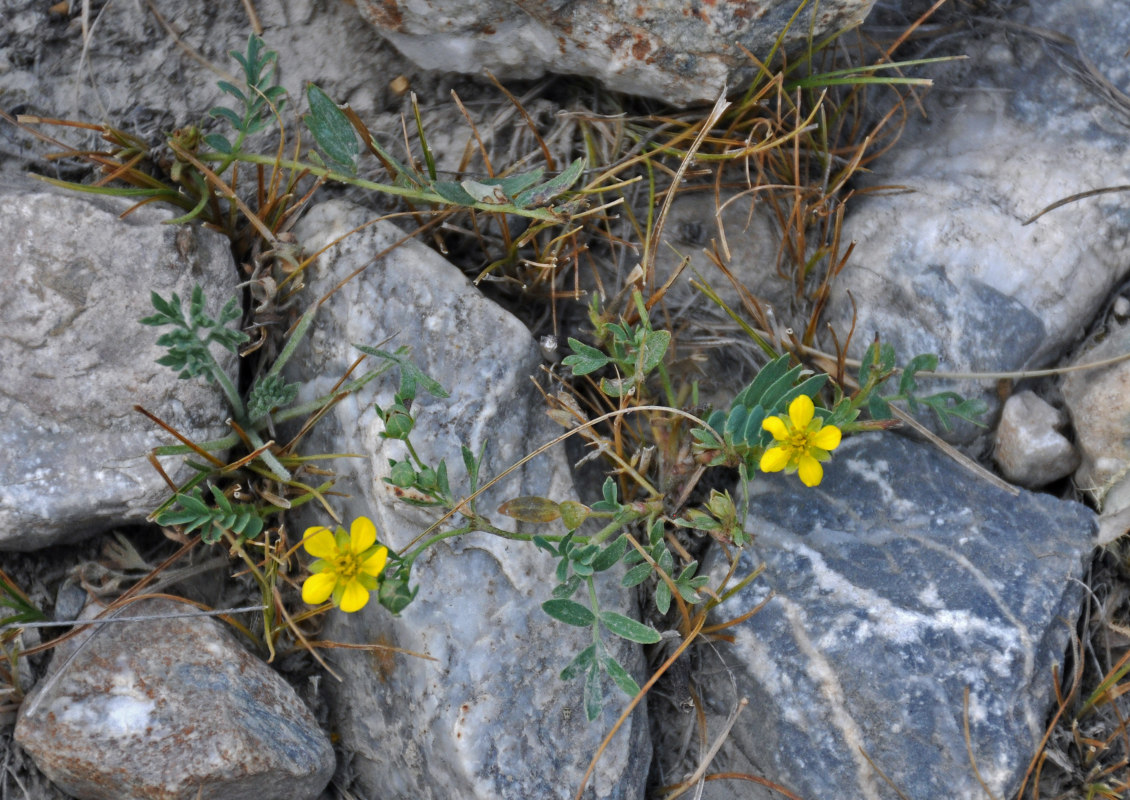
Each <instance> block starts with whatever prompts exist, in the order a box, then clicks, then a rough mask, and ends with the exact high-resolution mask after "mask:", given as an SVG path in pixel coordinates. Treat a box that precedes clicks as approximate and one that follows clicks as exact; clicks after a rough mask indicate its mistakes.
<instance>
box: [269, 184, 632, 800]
mask: <svg viewBox="0 0 1130 800" xmlns="http://www.w3.org/2000/svg"><path fill="white" fill-rule="evenodd" d="M371 217H372V215H371V213H370V212H368V211H366V210H365V209H362V208H360V207H358V206H353V205H350V204H346V203H341V202H336V201H335V202H329V203H325V204H322V205H321V206H318V207H316V208H314V209H312V210H311V212H310V213H309V214H308V215H307V216H306V217H305V218H304V219H303V220H302V222H301V223H300V224H299V225H298V226H297V228H296V233H297V234H298V236H299V239H300V241H302V242H303V244H304V246H305V247H306V249H307V250H308V251H310V252H314V251H317V250H318V249H320V248H321V247H323V246H324V245H326V244H328V243H330V242H332V241H334V240H335V239H337V238H339V237H342V236H344V235H345V234H346V233H348V232H349V231H351V230H352V229H353V228H355V227H357V226H359V225H360V224H362V223H364V222H367V221H369V220H370V219H371ZM403 235H404V234H403V232H401V231H400V230H399V229H397V228H396V227H395V226H393V225H392V224H391V223H388V222H381V223H378V224H376V225H373V226H371V227H368V228H366V229H365V230H363V231H361V232H359V233H357V234H354V235H351V236H348V237H347V238H345V239H344V241H342V242H341V243H340V244H338V245H335V246H334V247H333V248H332V249H331V250H329V251H327V252H326V253H324V254H322V255H321V256H320V257H319V260H318V262H316V263H315V264H314V265H312V266H311V267H309V268H307V270H306V282H307V285H308V287H309V291H310V292H311V296H313V297H319V296H322V295H324V294H326V293H327V292H329V290H330V289H332V288H333V287H334V286H335V285H337V284H338V283H339V282H340V281H342V280H343V279H344V278H346V276H348V275H350V274H351V273H353V272H354V271H355V270H358V269H359V268H361V267H366V269H365V271H364V272H362V273H361V274H359V275H357V276H356V277H354V278H353V279H352V280H350V281H349V282H348V283H345V284H344V286H342V287H341V288H340V289H338V290H337V291H336V292H335V293H334V294H333V295H332V296H330V297H329V299H328V300H327V301H326V302H325V303H324V304H323V305H322V306H321V308H320V310H319V314H318V316H317V318H316V321H315V323H314V325H313V326H312V328H311V332H310V334H309V336H308V338H307V339H306V341H305V342H304V343H303V344H302V346H301V347H300V348H299V349H298V351H297V352H296V354H295V357H294V359H293V360H292V361H291V362H290V364H288V366H287V369H288V371H289V373H288V374H289V379H290V380H295V379H296V378H301V379H303V380H306V381H307V383H306V385H305V386H304V388H303V390H302V393H301V394H300V400H302V399H313V398H314V397H317V396H319V395H321V394H324V393H326V392H328V391H329V390H330V389H331V388H332V387H333V385H334V384H335V383H336V382H337V381H338V379H339V378H340V377H341V375H342V374H344V372H345V370H346V369H347V368H348V367H349V366H350V364H352V363H353V361H354V360H355V359H356V358H357V356H358V351H357V350H355V349H354V348H353V347H352V345H351V343H358V344H365V345H370V346H376V345H378V344H380V343H381V342H382V341H383V340H384V339H386V338H387V337H393V338H392V339H391V340H390V341H389V342H388V344H386V345H384V349H386V350H390V349H395V348H396V347H397V346H399V345H401V344H407V345H410V346H411V347H412V358H413V361H415V362H416V364H417V365H418V366H419V367H420V368H421V369H422V370H423V371H424V372H425V373H426V374H428V375H430V376H432V377H434V378H435V379H436V380H438V381H439V382H440V383H441V384H442V385H443V387H444V388H445V389H446V390H447V391H449V392H450V393H451V396H450V397H449V398H447V399H437V398H433V397H431V396H428V395H425V394H424V393H423V392H422V391H421V392H420V393H419V396H418V397H417V398H416V401H415V403H414V405H413V413H414V415H415V416H416V417H417V423H416V428H415V432H414V434H413V444H414V446H415V448H416V449H417V452H418V453H419V455H420V457H421V459H423V461H424V462H425V463H428V464H431V465H433V466H435V465H437V464H438V462H439V460H440V459H441V458H442V459H446V464H447V469H448V472H449V475H450V483H451V487H452V490H453V491H454V492H455V493H456V495H457V496H458V495H460V494H463V495H465V494H467V492H468V489H467V479H466V470H465V468H464V465H463V460H462V458H461V456H460V451H459V444H460V442H462V443H463V444H466V445H467V446H468V447H469V448H470V449H471V450H472V451H474V452H476V453H477V452H478V451H479V448H480V447H481V446H482V445H483V443H484V442H486V443H487V448H486V455H485V463H484V465H483V468H482V472H481V475H482V477H483V479H484V480H485V479H487V478H489V477H492V476H494V475H496V474H498V473H499V472H501V471H502V470H503V469H505V468H506V467H509V466H510V465H512V464H514V463H515V462H516V461H518V460H519V459H520V458H522V457H523V456H524V455H526V454H528V453H529V452H530V451H532V450H533V449H534V448H536V447H537V446H539V445H541V444H544V443H545V442H547V441H549V440H550V439H551V438H553V437H554V436H555V435H557V433H558V432H559V430H560V429H556V428H555V426H554V425H553V424H552V423H550V422H549V420H548V419H547V417H546V415H545V413H544V401H543V400H542V399H541V396H540V395H539V394H538V393H537V391H536V390H535V389H534V387H533V385H532V384H531V382H530V376H532V375H535V374H536V373H537V371H538V366H539V364H540V362H541V356H540V354H539V352H538V348H537V345H536V344H535V343H534V341H533V338H532V337H531V336H530V334H529V332H528V331H527V330H526V329H525V328H524V326H523V325H522V324H521V323H520V322H519V321H518V320H517V319H516V318H514V317H513V316H512V315H510V314H509V313H507V312H505V311H503V310H502V309H501V308H499V307H498V306H496V305H495V304H494V303H492V302H490V301H488V300H486V299H485V298H484V297H483V296H482V295H481V294H480V293H479V292H478V290H476V289H475V288H474V287H473V286H472V285H471V284H470V282H469V281H468V280H467V279H466V278H465V277H464V276H463V275H462V274H461V273H460V272H459V271H458V270H457V269H456V268H455V267H453V266H452V265H451V264H449V263H447V262H446V261H445V260H444V259H443V258H442V257H441V256H439V255H438V254H437V253H435V252H434V251H432V250H430V249H428V248H427V247H425V246H424V245H422V244H420V243H418V242H415V241H410V242H407V243H405V244H403V245H401V246H399V247H397V248H396V249H394V250H392V251H391V252H390V253H388V255H385V256H383V257H382V258H381V259H380V260H378V261H374V260H373V257H374V256H375V255H376V254H378V253H383V252H385V251H386V249H387V248H389V247H391V246H392V245H393V244H394V243H396V242H397V241H398V240H400V239H402V238H403ZM373 385H377V384H373ZM396 385H397V384H396V380H395V378H393V379H389V380H384V381H383V382H380V385H379V387H378V388H377V389H376V390H375V393H376V399H377V401H378V402H379V403H380V404H381V405H382V406H387V405H388V404H389V403H390V402H391V400H392V395H393V392H394V391H395V390H396ZM366 391H368V390H366ZM382 430H383V426H382V424H381V422H380V419H379V418H378V417H377V415H376V414H375V412H374V410H373V402H372V395H371V394H367V393H366V394H363V395H362V396H361V397H350V398H348V399H347V400H346V401H344V402H342V403H339V404H338V405H337V406H335V407H334V408H333V410H332V411H331V412H330V413H329V414H327V416H326V417H325V418H324V419H323V420H322V421H321V422H319V424H318V425H317V426H316V427H315V428H314V429H313V431H312V433H311V434H310V435H309V436H308V437H307V438H306V439H305V440H304V442H303V448H302V449H303V451H304V452H312V453H326V452H344V453H360V454H363V455H364V457H363V458H348V459H340V460H336V461H333V462H327V463H325V464H324V465H323V466H326V467H328V468H331V469H333V470H334V471H335V472H336V473H337V476H338V477H337V482H336V484H335V489H337V490H340V491H343V492H347V493H348V494H349V496H348V497H333V498H331V502H332V503H333V507H334V509H335V510H336V511H337V513H338V514H339V515H340V516H341V517H342V518H343V519H344V520H346V521H347V524H348V521H351V520H352V519H354V518H356V517H358V516H367V517H369V518H370V519H372V520H373V521H374V522H375V523H376V526H377V531H378V536H379V538H380V540H381V541H382V542H384V543H386V544H388V545H389V546H390V547H392V548H393V549H394V550H396V551H398V552H403V548H405V547H406V545H408V543H409V542H410V541H412V540H413V539H414V538H415V537H416V536H417V535H418V534H420V533H421V532H422V531H424V530H425V529H427V528H428V527H429V526H430V525H431V524H432V523H433V522H435V520H436V518H437V515H436V514H435V513H434V512H425V511H423V510H421V509H416V508H412V507H410V506H407V505H405V504H404V503H402V502H400V501H398V500H397V499H396V497H395V496H394V495H393V493H392V492H391V491H390V487H389V486H388V485H387V484H385V483H383V480H382V479H383V478H384V477H385V476H387V475H388V474H389V465H388V459H389V458H395V459H404V458H405V452H404V448H403V445H402V444H401V443H400V442H396V441H388V440H384V439H381V438H380V436H379V434H380V433H381V431H382ZM523 495H540V496H543V497H549V498H552V499H554V500H566V499H571V498H574V497H575V493H574V489H573V483H572V476H571V471H570V467H569V464H568V463H567V461H566V460H565V457H564V454H563V453H562V451H560V450H559V449H556V450H553V451H550V452H549V453H546V454H544V455H541V456H539V457H538V458H537V459H536V460H534V461H533V462H532V463H530V464H529V465H527V466H526V467H524V468H523V469H521V470H517V471H516V472H514V473H512V474H511V475H510V476H509V477H507V478H506V479H505V480H503V481H501V482H500V483H499V484H498V485H497V486H496V487H495V488H494V489H492V490H491V491H489V492H487V493H486V494H485V495H484V496H483V497H481V498H480V499H479V501H478V503H479V505H478V507H479V509H480V511H481V512H482V513H485V514H487V515H488V516H490V517H491V518H492V520H493V522H494V524H495V525H498V526H500V527H508V526H512V525H513V520H509V519H508V518H506V517H503V516H501V515H498V514H496V513H495V509H496V508H497V507H498V505H499V504H500V503H501V502H503V501H504V500H506V499H509V498H512V497H518V496H523ZM313 505H314V504H310V505H307V506H304V507H303V508H302V509H301V510H300V513H298V514H297V515H296V518H295V520H293V521H292V523H291V524H292V527H293V529H294V534H295V535H301V532H302V530H304V528H305V527H306V526H309V525H329V524H332V522H331V520H330V519H329V518H328V516H327V515H326V514H325V513H324V512H322V511H320V510H318V509H316V508H313ZM542 530H544V529H542ZM543 556H544V554H543V553H541V552H540V551H538V550H537V549H536V548H534V547H533V546H532V545H531V544H530V543H529V542H519V541H508V540H503V539H500V538H497V537H494V536H489V535H487V534H483V533H475V534H469V535H464V536H460V537H458V538H455V539H451V540H446V541H443V542H441V543H439V544H438V545H436V546H434V547H432V548H430V549H429V550H428V551H427V552H426V553H425V554H424V555H423V556H421V557H420V558H419V559H418V560H417V561H416V562H415V565H414V568H413V579H414V583H416V582H418V584H419V586H420V591H419V596H418V597H417V598H416V599H415V600H414V601H413V602H412V604H411V605H409V606H408V607H407V608H406V609H405V610H404V611H403V612H402V613H401V615H400V616H399V617H398V618H394V617H392V616H391V615H390V614H389V613H388V612H387V611H386V610H385V609H384V608H383V607H382V606H380V605H379V604H378V603H377V601H376V599H375V598H371V599H370V601H369V604H368V605H367V606H366V607H365V608H364V609H363V610H362V611H359V612H356V613H353V614H344V613H341V612H337V611H335V612H332V613H331V614H330V615H329V617H328V618H327V622H326V627H325V630H324V631H323V634H322V636H323V638H326V639H330V640H334V641H340V642H353V643H362V644H368V643H381V644H386V645H393V646H396V647H401V648H406V649H408V650H412V651H415V652H418V653H426V654H427V655H429V656H430V657H432V658H433V659H435V660H434V661H429V660H424V659H421V658H415V657H412V656H408V655H402V654H396V653H391V652H377V653H375V654H373V653H368V652H364V651H351V650H332V651H326V658H327V660H329V661H330V664H331V666H332V668H333V669H334V670H335V672H337V673H339V674H340V675H341V676H342V678H343V682H341V683H338V682H337V681H328V682H327V687H328V690H329V692H330V693H331V699H332V702H333V714H334V719H335V723H336V725H337V726H338V732H339V733H340V735H341V744H342V746H343V748H344V749H345V750H346V751H347V752H349V753H353V754H355V758H354V760H353V767H354V769H355V771H356V774H357V779H358V781H359V783H360V786H361V787H362V788H363V790H364V792H366V793H368V794H369V796H374V797H376V796H390V797H419V798H437V799H438V798H450V797H458V798H464V799H465V800H475V799H476V798H481V799H482V800H487V798H491V800H495V799H500V800H506V799H507V798H515V799H517V798H533V797H536V798H557V797H561V798H567V797H572V796H573V793H574V792H575V791H576V788H577V786H578V785H579V781H580V778H581V776H582V774H583V773H584V771H585V769H586V767H587V765H588V760H589V758H590V757H591V755H592V754H593V753H594V752H595V751H596V748H597V746H598V745H599V742H600V739H601V737H602V735H603V734H604V732H605V731H607V729H608V725H609V724H610V723H611V721H612V720H614V719H615V717H616V715H618V714H619V711H620V709H622V708H623V707H624V704H625V699H624V698H623V696H619V697H618V698H617V696H616V695H615V694H614V692H615V691H616V690H615V688H614V687H612V686H611V684H606V685H605V693H606V696H607V697H610V698H612V699H611V701H610V702H609V703H608V704H607V705H606V708H605V714H604V716H603V717H602V718H601V719H600V720H598V721H597V722H596V723H594V724H588V723H587V722H586V721H585V713H584V710H583V708H584V707H583V701H582V687H581V685H580V683H579V682H570V683H565V682H562V681H561V680H559V678H558V672H560V670H561V669H562V668H563V667H564V666H565V665H566V664H567V663H568V662H569V661H570V660H571V659H572V658H573V656H574V655H575V654H576V653H578V652H580V651H581V650H582V649H583V648H584V647H586V646H587V645H588V644H590V643H591V638H590V639H588V640H587V641H586V637H587V636H590V634H588V633H587V632H582V631H581V630H580V629H578V628H568V627H565V626H563V625H561V624H559V623H556V622H554V621H553V620H551V619H550V618H549V617H547V616H546V615H545V614H544V613H543V612H542V610H541V608H540V604H541V602H542V601H544V600H546V599H548V598H549V591H550V589H551V588H552V587H553V585H554V584H555V583H556V581H555V579H554V577H553V569H554V564H552V563H550V561H549V560H548V559H547V558H544V557H543ZM611 583H615V581H611ZM610 588H611V589H612V590H613V591H612V592H611V593H610V594H608V595H604V596H603V597H602V604H603V605H602V607H603V608H608V609H613V610H618V611H621V612H626V611H627V610H628V608H627V605H628V601H629V598H628V597H627V596H626V595H625V594H624V593H622V592H618V591H615V590H616V589H617V588H618V587H616V586H612V587H610ZM613 650H614V651H615V654H616V655H617V657H618V658H619V659H620V661H621V662H622V663H624V664H625V665H626V666H627V668H628V669H629V670H630V671H632V672H633V673H635V674H637V675H638V674H640V670H641V669H642V661H641V658H642V657H641V654H640V652H639V649H638V648H637V647H628V646H620V647H615V646H614V647H613ZM646 728H647V726H646V719H645V718H644V716H643V715H642V714H638V715H637V716H635V717H633V718H632V719H630V720H629V722H628V723H627V725H626V727H625V728H624V729H623V730H622V731H621V733H620V734H619V736H618V737H617V738H616V739H615V740H613V742H612V743H611V745H610V747H609V749H608V750H607V751H606V752H605V753H604V755H603V757H602V759H601V760H600V763H599V765H598V768H597V771H596V774H595V776H594V778H593V779H592V780H591V781H590V783H589V788H590V791H591V790H592V789H593V787H594V786H595V794H590V793H586V795H585V796H586V797H601V798H624V799H625V800H629V799H630V798H637V797H642V793H643V785H644V781H645V778H646V774H647V767H648V763H649V759H650V750H649V748H648V747H647V746H646V741H645V739H646V735H647V734H646Z"/></svg>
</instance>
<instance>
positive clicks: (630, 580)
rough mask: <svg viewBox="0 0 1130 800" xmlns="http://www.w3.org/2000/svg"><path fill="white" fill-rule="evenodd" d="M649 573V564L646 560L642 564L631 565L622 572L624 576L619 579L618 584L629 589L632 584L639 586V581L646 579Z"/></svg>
mask: <svg viewBox="0 0 1130 800" xmlns="http://www.w3.org/2000/svg"><path fill="white" fill-rule="evenodd" d="M649 575H651V564H648V563H647V562H646V561H645V562H644V563H642V564H639V565H637V566H634V567H632V568H631V569H630V570H628V571H627V572H625V573H624V577H623V578H621V579H620V585H621V586H623V587H624V588H625V589H630V588H631V587H633V586H639V585H640V584H641V583H643V582H644V581H646V580H647V579H648V576H649Z"/></svg>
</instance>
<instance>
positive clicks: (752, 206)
mask: <svg viewBox="0 0 1130 800" xmlns="http://www.w3.org/2000/svg"><path fill="white" fill-rule="evenodd" d="M720 200H721V203H719V199H716V198H715V196H714V193H713V192H711V191H699V192H694V193H684V194H680V195H678V196H677V197H676V198H675V199H674V200H673V201H672V203H671V211H670V213H669V214H668V217H667V224H666V227H665V228H664V231H665V232H666V235H665V236H664V239H665V240H666V241H665V243H664V244H663V246H661V247H660V248H659V249H658V250H657V252H656V254H655V273H656V274H655V278H654V281H655V286H656V287H659V286H662V285H663V284H664V283H666V282H667V280H668V279H669V278H670V276H671V274H672V273H673V272H674V271H675V270H676V269H677V268H678V267H679V265H680V263H681V262H682V259H683V258H684V257H686V258H689V259H690V261H689V263H688V264H687V266H686V268H685V269H684V270H683V272H682V274H681V275H680V276H679V278H677V279H676V282H675V283H674V284H673V285H672V288H671V290H670V291H669V292H668V294H667V298H668V300H667V302H668V303H669V304H674V305H683V304H689V305H694V306H697V307H700V308H701V307H702V305H703V304H708V303H709V301H706V300H705V299H704V298H703V296H702V294H701V293H700V292H698V291H697V290H696V289H694V288H693V287H691V286H690V281H691V280H692V279H694V280H700V278H699V277H698V276H701V279H702V280H705V281H706V282H707V283H708V284H709V285H710V288H712V289H713V290H714V291H715V292H717V293H718V296H719V297H721V298H722V300H723V301H725V303H726V304H727V305H728V306H730V307H731V308H733V309H734V310H740V309H741V308H742V294H741V292H739V291H738V290H737V289H736V288H734V285H733V284H732V283H731V282H730V281H729V280H727V279H726V277H725V276H724V275H723V274H722V273H721V272H720V271H719V270H718V268H717V267H716V266H714V264H713V262H712V261H711V259H710V258H709V257H708V256H707V254H706V253H707V252H708V251H710V250H711V248H712V247H713V246H715V245H717V247H718V251H719V253H720V254H722V256H723V258H724V259H725V254H726V253H727V251H728V252H729V254H730V258H728V259H726V260H725V262H724V263H727V264H728V266H729V269H730V270H731V272H732V273H733V275H734V277H735V278H736V279H737V280H738V282H739V283H740V284H741V285H742V286H743V287H745V289H746V290H747V291H748V292H750V293H751V294H752V295H754V296H755V297H757V298H758V299H759V300H763V301H766V302H768V303H769V304H771V305H772V306H775V307H776V308H778V309H787V308H788V307H789V302H790V300H791V298H792V295H793V294H795V290H793V289H792V286H791V284H790V282H789V281H787V280H785V279H784V278H782V277H780V276H779V275H778V274H777V269H776V266H777V255H778V250H779V246H780V242H781V232H780V230H779V229H778V227H777V223H776V220H775V219H774V218H773V217H772V214H771V212H770V211H769V210H768V208H767V207H766V206H765V204H763V203H755V202H753V198H752V197H751V196H750V195H740V194H735V193H726V194H723V195H722V196H721V198H720ZM719 205H721V210H719ZM720 227H721V228H723V229H724V235H723V233H722V232H720V230H719V228H720ZM704 251H706V252H704Z"/></svg>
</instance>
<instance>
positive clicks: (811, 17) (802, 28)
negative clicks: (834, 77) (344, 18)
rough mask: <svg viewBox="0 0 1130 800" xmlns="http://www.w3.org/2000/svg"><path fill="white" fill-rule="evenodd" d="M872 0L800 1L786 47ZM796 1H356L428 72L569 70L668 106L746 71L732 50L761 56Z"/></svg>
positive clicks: (859, 11) (743, 77) (845, 22)
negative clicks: (801, 8) (802, 7)
mask: <svg viewBox="0 0 1130 800" xmlns="http://www.w3.org/2000/svg"><path fill="white" fill-rule="evenodd" d="M873 2H874V0H827V2H822V3H820V4H819V5H817V4H815V3H812V4H809V6H808V9H807V10H806V11H804V12H802V13H801V14H800V15H799V16H798V17H797V20H796V21H795V22H794V24H793V26H792V28H790V29H789V31H788V33H787V35H786V36H785V42H786V45H797V44H799V43H802V42H804V41H806V40H807V37H808V35H809V31H810V25H812V26H813V28H812V30H814V32H815V36H816V37H817V38H820V37H821V36H822V35H823V34H825V33H830V32H832V31H837V30H842V29H844V28H848V27H851V26H853V25H855V24H857V23H859V22H861V21H862V20H863V18H864V17H866V16H867V13H868V12H869V11H870V10H871V6H872V5H873ZM798 5H799V2H797V1H796V0H755V2H743V3H718V4H714V3H696V4H693V5H690V6H688V5H687V4H686V3H683V2H674V1H673V0H665V2H651V3H646V4H642V3H636V2H624V0H616V2H606V1H605V0H572V2H559V1H558V2H545V1H544V0H543V1H542V2H518V1H517V0H489V1H488V2H479V3H474V4H472V5H468V4H467V3H465V2H461V0H422V1H421V2H414V3H397V2H388V1H387V0H363V2H362V3H359V4H358V6H359V8H360V9H361V10H362V13H363V14H364V15H365V16H366V17H367V18H368V19H369V21H370V22H372V23H373V24H374V25H376V26H377V28H378V29H379V30H380V31H381V33H382V34H383V35H384V36H385V37H386V38H387V39H388V40H389V41H390V42H392V43H393V44H394V45H396V47H397V49H399V50H400V51H401V52H402V53H404V54H405V55H406V56H408V57H409V58H410V59H412V60H413V61H415V62H416V63H417V64H418V65H420V66H422V67H425V68H427V69H444V70H454V71H456V72H473V73H478V72H481V71H482V70H483V69H489V70H490V71H491V72H493V73H494V74H496V75H498V76H500V77H502V76H505V77H508V78H536V77H540V76H541V75H543V74H545V73H546V72H552V73H563V72H564V73H574V74H578V75H587V76H590V77H594V78H597V79H598V80H600V81H601V82H602V83H604V84H605V85H606V86H608V87H609V88H610V89H616V90H618V91H623V92H629V93H631V94H642V95H647V96H650V97H657V98H660V99H663V100H666V101H668V102H670V103H675V104H679V105H682V104H686V103H687V102H691V101H695V100H713V99H714V98H715V97H717V95H718V92H719V91H720V90H721V88H722V86H723V85H724V84H728V85H729V86H730V88H735V87H738V86H740V85H741V84H743V82H745V81H748V80H749V79H750V78H751V77H752V76H753V74H754V72H755V67H754V66H753V63H752V62H751V61H750V59H749V56H748V55H746V54H745V52H743V50H742V49H741V47H739V46H738V45H739V44H741V45H743V46H744V47H746V48H747V49H748V50H749V51H750V52H752V53H754V54H755V55H757V56H758V57H760V58H765V57H767V56H768V54H769V51H770V49H771V48H772V47H773V45H774V42H775V41H776V40H777V37H778V36H780V35H781V33H782V31H784V29H785V25H786V24H787V23H788V21H789V18H790V17H791V16H792V15H793V13H794V12H796V10H797V6H798Z"/></svg>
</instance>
